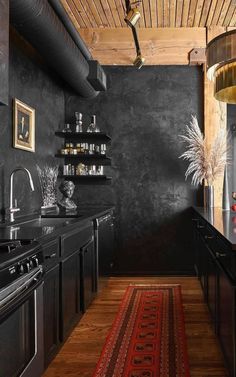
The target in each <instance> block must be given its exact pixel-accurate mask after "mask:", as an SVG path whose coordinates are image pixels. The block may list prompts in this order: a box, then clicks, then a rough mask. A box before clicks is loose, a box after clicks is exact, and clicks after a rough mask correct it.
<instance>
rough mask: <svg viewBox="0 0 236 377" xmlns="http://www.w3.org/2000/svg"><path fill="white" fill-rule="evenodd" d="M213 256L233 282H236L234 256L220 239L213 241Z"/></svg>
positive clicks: (235, 260) (235, 256) (235, 255)
mask: <svg viewBox="0 0 236 377" xmlns="http://www.w3.org/2000/svg"><path fill="white" fill-rule="evenodd" d="M214 252H215V253H214V254H215V256H216V259H217V260H218V262H219V263H220V264H221V265H222V266H223V268H224V270H225V271H226V272H227V274H228V275H230V277H231V278H232V279H233V280H236V263H235V262H236V259H235V258H236V254H235V253H234V252H232V251H231V249H230V248H229V246H228V245H227V244H226V243H225V242H224V240H222V239H221V238H220V237H218V236H217V237H216V239H215V247H214Z"/></svg>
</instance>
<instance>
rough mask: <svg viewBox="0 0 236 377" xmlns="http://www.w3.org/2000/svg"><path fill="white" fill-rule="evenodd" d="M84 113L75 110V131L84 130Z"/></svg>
mask: <svg viewBox="0 0 236 377" xmlns="http://www.w3.org/2000/svg"><path fill="white" fill-rule="evenodd" d="M82 118H83V114H82V113H79V112H78V111H76V112H75V132H83V128H82V124H83V121H82Z"/></svg>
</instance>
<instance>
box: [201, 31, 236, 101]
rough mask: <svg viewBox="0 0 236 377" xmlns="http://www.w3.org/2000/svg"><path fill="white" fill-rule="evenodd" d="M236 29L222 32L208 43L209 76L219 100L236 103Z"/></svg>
mask: <svg viewBox="0 0 236 377" xmlns="http://www.w3.org/2000/svg"><path fill="white" fill-rule="evenodd" d="M235 46H236V30H232V31H229V32H227V33H223V34H220V35H219V36H217V37H216V38H214V39H212V41H210V42H209V43H208V45H207V49H206V57H207V77H208V78H209V79H210V80H212V81H213V82H214V87H215V88H214V96H215V98H216V99H217V100H218V101H222V102H227V103H233V104H235V103H236V49H235Z"/></svg>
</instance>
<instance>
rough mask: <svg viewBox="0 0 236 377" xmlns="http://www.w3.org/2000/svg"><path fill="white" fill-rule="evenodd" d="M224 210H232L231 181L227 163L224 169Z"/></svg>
mask: <svg viewBox="0 0 236 377" xmlns="http://www.w3.org/2000/svg"><path fill="white" fill-rule="evenodd" d="M222 210H223V211H230V199H229V181H228V172H227V165H225V171H224V183H223V193H222Z"/></svg>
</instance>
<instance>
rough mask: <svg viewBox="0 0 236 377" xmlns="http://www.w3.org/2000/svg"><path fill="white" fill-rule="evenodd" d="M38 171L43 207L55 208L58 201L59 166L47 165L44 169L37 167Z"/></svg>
mask: <svg viewBox="0 0 236 377" xmlns="http://www.w3.org/2000/svg"><path fill="white" fill-rule="evenodd" d="M37 171H38V176H39V182H40V187H41V192H42V198H43V206H44V207H50V206H53V205H55V203H56V201H57V199H56V182H57V176H58V166H49V165H45V166H44V167H43V168H40V167H39V166H38V165H37Z"/></svg>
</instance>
